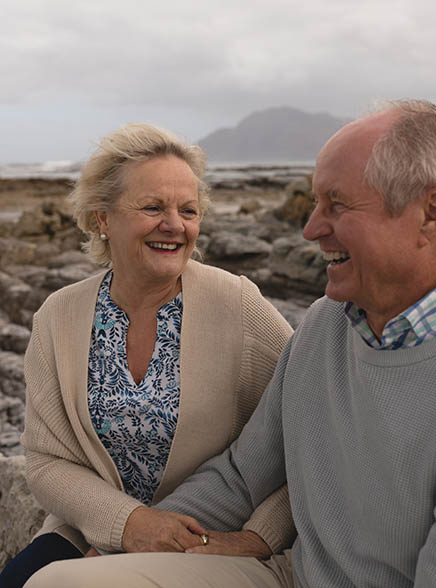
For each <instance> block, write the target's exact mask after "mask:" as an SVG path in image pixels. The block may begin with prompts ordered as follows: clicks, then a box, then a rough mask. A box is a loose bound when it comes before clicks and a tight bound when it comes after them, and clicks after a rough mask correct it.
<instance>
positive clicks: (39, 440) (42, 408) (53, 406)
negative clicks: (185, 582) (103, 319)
mask: <svg viewBox="0 0 436 588" xmlns="http://www.w3.org/2000/svg"><path fill="white" fill-rule="evenodd" d="M25 372H26V382H27V400H26V425H25V431H24V433H23V435H22V443H23V445H24V447H25V448H26V474H27V482H28V485H29V488H30V490H31V491H32V493H33V494H34V495H35V497H36V498H37V500H38V502H39V503H40V504H41V506H42V507H43V508H45V509H46V510H47V511H48V512H50V513H52V514H54V515H55V516H56V517H58V518H59V519H61V520H63V521H65V522H66V523H68V524H69V525H71V526H72V527H74V528H76V529H79V530H80V531H81V532H82V534H83V535H84V537H85V539H86V541H87V542H88V543H89V544H91V545H95V546H97V547H101V548H103V549H106V550H110V551H119V550H121V549H122V544H121V541H122V533H123V530H124V526H125V523H126V521H127V519H128V517H129V515H130V513H131V512H132V511H133V510H134V509H135V508H137V507H138V506H140V504H141V503H140V502H138V501H137V500H135V499H133V498H130V497H129V496H128V495H127V494H125V493H124V492H122V491H121V490H119V489H117V488H115V487H113V486H112V485H111V484H110V483H108V482H106V481H105V480H104V479H103V478H102V477H101V476H100V475H99V474H98V473H97V472H96V471H95V470H94V469H92V466H91V463H90V461H89V459H88V458H87V457H86V455H85V454H84V452H83V450H82V448H81V446H80V444H79V442H78V440H77V437H76V435H75V433H74V431H73V429H72V426H71V423H70V420H69V416H68V414H67V412H66V410H65V406H64V403H63V399H62V393H61V390H60V385H59V381H58V378H57V376H56V374H55V369H54V367H53V366H51V365H50V364H49V361H48V360H47V358H46V354H44V352H43V347H42V345H41V341H40V337H39V330H38V317H37V315H35V319H34V328H33V331H32V337H31V341H30V343H29V347H28V349H27V352H26V356H25Z"/></svg>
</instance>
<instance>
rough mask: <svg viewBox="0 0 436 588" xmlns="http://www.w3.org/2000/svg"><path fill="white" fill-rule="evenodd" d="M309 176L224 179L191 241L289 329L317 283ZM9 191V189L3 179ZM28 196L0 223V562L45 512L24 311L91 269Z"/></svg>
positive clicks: (320, 272)
mask: <svg viewBox="0 0 436 588" xmlns="http://www.w3.org/2000/svg"><path fill="white" fill-rule="evenodd" d="M308 178H310V177H309V176H305V177H303V178H301V180H297V183H296V182H295V181H293V182H292V183H291V184H289V185H287V182H283V181H278V182H277V186H276V187H275V188H274V190H273V191H271V190H272V189H271V185H272V183H271V182H269V184H268V191H262V187H261V186H260V184H259V182H258V183H257V184H256V185H254V186H253V185H252V184H250V183H247V184H246V185H244V187H243V189H239V190H238V189H236V188H235V190H229V187H228V186H226V188H225V189H223V191H222V192H221V196H222V198H221V199H220V198H218V202H215V203H214V205H213V206H212V210H211V212H210V214H209V215H208V216H207V217H206V219H204V221H203V223H202V230H201V235H200V237H199V240H198V249H199V250H200V253H201V256H202V259H203V260H204V261H205V263H209V264H211V265H215V266H219V267H223V268H225V269H228V270H229V271H232V272H233V273H236V274H245V275H246V276H248V277H249V278H250V279H252V280H253V281H254V282H255V283H256V284H257V285H258V286H259V287H260V289H261V290H262V292H263V293H264V294H265V295H267V296H269V297H270V300H271V301H272V303H273V304H274V305H275V306H276V307H277V308H278V310H279V311H280V312H281V313H282V314H283V315H284V316H285V318H286V319H287V320H288V321H289V322H290V323H291V324H292V325H293V326H294V327H295V326H297V325H298V323H299V322H300V321H301V320H302V319H303V317H304V314H305V312H306V309H307V307H308V306H309V305H310V303H311V302H312V301H313V300H314V299H315V298H317V297H318V296H320V295H321V294H322V293H323V290H324V285H325V281H326V278H325V271H324V263H323V261H322V258H321V254H320V252H319V250H318V248H317V247H316V246H314V245H312V244H310V243H307V242H306V241H304V239H303V238H302V234H301V227H302V226H303V225H304V222H305V220H307V219H306V216H305V215H306V214H307V210H308V207H309V204H307V201H308V199H309V198H310V179H308ZM298 182H299V183H298ZM0 184H1V182H0ZM30 185H31V184H30ZM35 186H36V184H35ZM38 186H39V187H41V186H40V185H39V184H38ZM27 187H28V188H29V186H27ZM61 187H62V186H61ZM0 188H1V185H0ZM62 189H63V190H65V189H66V186H63V187H62ZM8 190H9V191H13V189H12V185H8ZM53 190H54V188H53ZM54 191H55V190H54ZM0 192H1V189H0ZM219 192H220V190H216V193H219ZM241 194H242V196H241ZM296 195H297V196H298V198H299V199H300V200H299V201H298V203H297V204H295V197H296ZM301 198H305V199H306V206H305V207H304V206H301ZM212 199H213V196H212ZM36 202H37V205H36V206H35V207H34V208H33V209H32V210H31V211H30V210H27V211H26V212H25V213H23V214H22V215H21V216H20V215H16V216H10V217H9V218H8V219H6V220H5V218H3V219H1V220H2V222H1V223H0V229H1V230H0V455H3V457H0V568H1V567H2V565H3V564H4V563H5V562H6V561H7V560H8V559H9V558H10V557H11V556H13V555H14V554H15V553H16V552H17V551H18V550H19V549H21V548H22V547H24V545H25V544H26V543H27V542H28V540H29V538H30V537H31V536H32V535H33V534H34V533H35V532H36V530H37V529H38V528H39V525H40V524H41V522H42V520H43V516H44V515H43V511H42V510H41V509H40V508H39V507H38V505H37V504H36V502H35V500H34V499H33V498H32V497H31V496H30V495H29V493H28V490H27V487H26V483H25V479H24V458H23V456H22V454H23V448H22V447H21V445H20V441H19V438H20V434H21V432H22V430H23V426H24V410H25V404H24V403H25V382H24V371H23V361H24V351H25V349H26V346H27V343H28V341H29V337H30V331H31V328H32V318H33V314H34V312H35V311H36V310H37V309H38V308H39V306H40V305H41V304H42V302H43V301H44V300H45V298H46V297H47V296H48V295H49V294H50V293H51V292H54V291H55V290H57V289H58V288H62V287H63V286H66V285H68V284H72V283H73V282H76V281H78V280H81V279H84V278H86V277H88V276H90V275H92V274H93V273H95V272H96V271H100V268H99V267H98V266H96V265H94V264H92V263H91V262H90V261H89V260H88V258H87V257H86V256H85V255H84V254H83V253H82V252H81V250H80V241H81V240H82V236H81V233H80V231H78V229H77V228H76V227H75V226H74V223H73V221H72V219H71V215H70V213H69V211H68V208H67V207H66V205H65V202H64V200H63V199H52V200H44V199H42V198H41V197H40V193H39V192H38V198H37V199H36ZM244 202H245V204H246V205H245V206H244ZM292 202H294V206H293V204H292Z"/></svg>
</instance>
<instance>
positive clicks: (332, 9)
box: [0, 0, 436, 162]
mask: <svg viewBox="0 0 436 588" xmlns="http://www.w3.org/2000/svg"><path fill="white" fill-rule="evenodd" d="M0 2H1V3H0V55H1V58H0V76H1V77H0V129H1V141H0V162H26V161H27V162H29V161H44V160H63V159H73V160H83V159H86V158H87V157H88V156H89V154H90V153H91V151H92V150H93V145H94V144H95V142H96V141H98V139H99V137H101V136H103V135H104V134H106V133H108V132H110V131H112V130H114V129H116V128H118V127H119V126H120V125H121V124H124V123H126V122H130V121H145V122H149V123H152V124H156V125H159V126H163V127H166V128H169V129H170V130H172V131H175V132H177V133H178V134H181V135H182V136H183V137H185V138H186V139H188V140H191V141H196V140H198V139H200V138H202V137H203V136H205V135H206V134H208V133H209V132H211V131H213V130H215V129H216V128H218V127H222V126H233V125H234V124H236V123H237V122H238V121H239V120H240V119H241V118H243V117H244V116H246V115H247V114H250V113H251V112H252V111H254V110H261V109H264V108H268V107H271V106H282V105H289V106H294V107H297V108H301V109H302V110H306V111H309V112H319V111H327V112H330V113H331V114H335V115H339V116H342V117H346V116H351V117H352V116H356V115H358V114H359V113H361V112H362V111H364V110H365V108H366V107H367V105H368V104H369V103H370V102H371V101H372V100H373V99H377V98H404V97H412V98H427V99H429V100H432V101H436V79H435V78H436V75H435V74H436V68H435V65H436V63H435V62H436V59H435V55H436V33H435V22H436V2H434V0H415V1H412V0H407V1H403V0H359V1H357V0H297V1H295V0H161V1H159V0H153V1H151V0H68V1H67V0H0Z"/></svg>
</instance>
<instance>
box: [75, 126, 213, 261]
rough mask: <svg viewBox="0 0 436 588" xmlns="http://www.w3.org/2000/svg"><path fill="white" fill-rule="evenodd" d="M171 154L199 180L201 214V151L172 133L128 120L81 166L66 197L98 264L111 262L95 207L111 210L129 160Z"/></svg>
mask: <svg viewBox="0 0 436 588" xmlns="http://www.w3.org/2000/svg"><path fill="white" fill-rule="evenodd" d="M167 155H174V156H176V157H178V158H180V159H181V160H183V161H185V162H186V163H187V164H188V165H189V167H190V168H191V170H192V171H193V173H194V175H195V176H196V178H197V182H198V200H199V205H200V217H202V216H203V215H204V213H205V212H206V210H207V207H208V204H209V197H208V193H209V189H208V187H207V185H206V184H205V182H204V181H203V179H202V178H203V174H204V170H205V167H206V156H205V153H204V151H203V150H202V149H201V148H200V147H198V146H197V145H186V144H184V143H182V142H181V141H180V140H179V139H178V137H176V136H175V135H173V134H172V133H170V132H168V131H166V130H163V129H159V128H157V127H153V126H150V125H147V124H145V123H129V124H127V125H125V126H123V127H121V128H120V129H118V130H117V131H115V132H114V133H111V134H110V135H107V136H106V137H104V138H103V139H102V140H101V142H100V144H99V146H98V149H97V150H96V151H95V153H94V154H93V155H92V156H91V157H90V158H89V160H88V161H87V162H86V163H85V165H84V167H83V168H82V173H81V176H80V179H79V180H78V182H77V184H76V187H75V188H74V190H73V192H72V193H71V194H70V196H69V197H68V199H69V201H70V203H71V204H72V208H73V216H74V218H75V220H76V222H77V225H78V227H79V228H80V229H81V230H82V231H83V232H84V233H85V234H86V235H87V237H88V241H87V242H85V243H84V244H83V249H84V251H85V252H86V253H88V255H89V256H90V257H91V259H92V260H93V261H94V262H96V263H99V264H100V265H110V264H111V254H110V247H109V243H108V241H103V240H102V239H101V238H100V231H99V227H98V224H97V221H96V218H95V214H94V212H95V211H99V212H107V211H109V210H112V209H113V208H114V207H115V206H116V203H117V200H118V198H119V196H120V195H121V193H122V192H123V190H124V189H125V174H124V172H125V170H126V167H127V166H128V165H129V164H130V163H131V162H138V161H148V160H149V159H152V158H154V157H164V156H167Z"/></svg>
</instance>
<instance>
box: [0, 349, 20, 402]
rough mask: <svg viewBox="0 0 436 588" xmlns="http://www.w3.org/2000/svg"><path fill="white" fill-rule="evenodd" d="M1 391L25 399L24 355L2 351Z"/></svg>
mask: <svg viewBox="0 0 436 588" xmlns="http://www.w3.org/2000/svg"><path fill="white" fill-rule="evenodd" d="M0 392H1V393H3V394H5V395H6V396H13V397H17V398H20V399H21V400H23V401H24V399H25V396H26V393H25V382H24V356H23V355H18V354H17V353H13V352H12V351H0Z"/></svg>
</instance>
